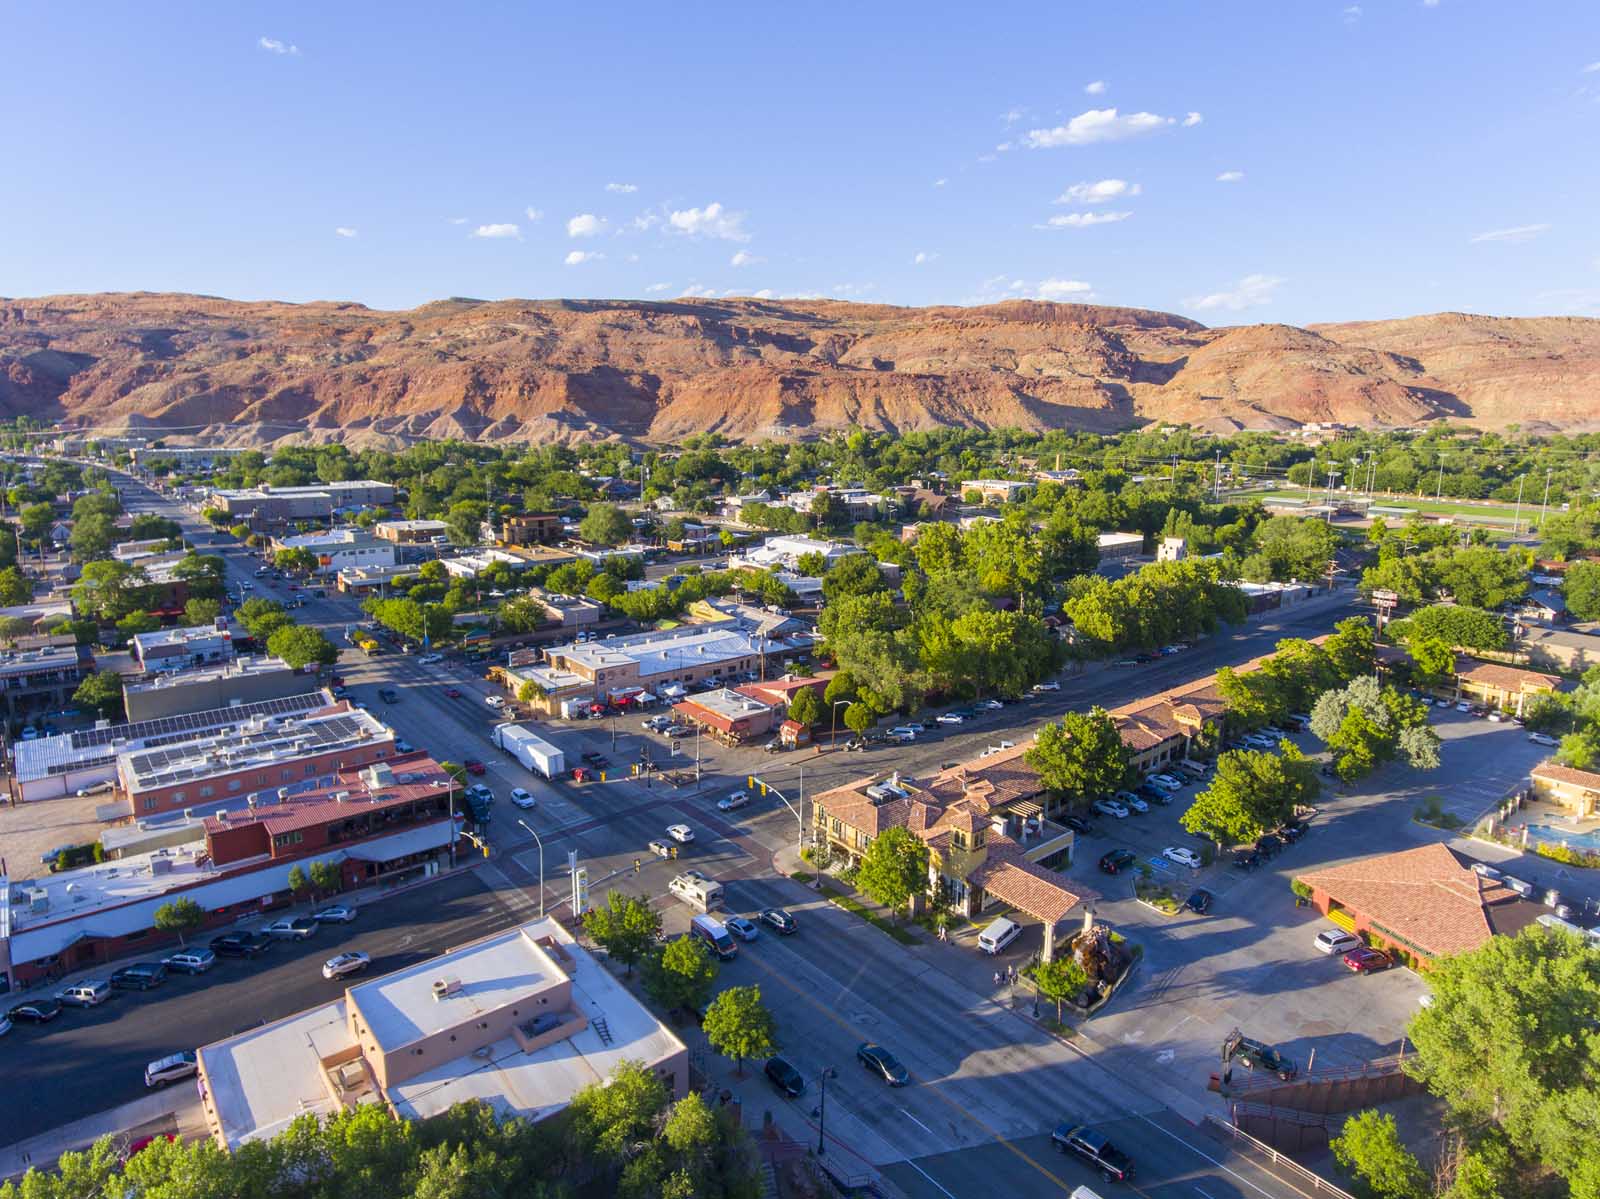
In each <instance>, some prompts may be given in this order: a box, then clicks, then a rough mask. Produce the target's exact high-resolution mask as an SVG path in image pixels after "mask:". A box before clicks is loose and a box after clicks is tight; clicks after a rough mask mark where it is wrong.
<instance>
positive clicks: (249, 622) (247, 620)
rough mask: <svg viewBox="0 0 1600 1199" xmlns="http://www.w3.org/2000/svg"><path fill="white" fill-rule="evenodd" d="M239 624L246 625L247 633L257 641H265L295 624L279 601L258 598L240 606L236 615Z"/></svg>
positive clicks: (246, 601)
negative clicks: (280, 630)
mask: <svg viewBox="0 0 1600 1199" xmlns="http://www.w3.org/2000/svg"><path fill="white" fill-rule="evenodd" d="M235 615H236V616H238V618H239V623H240V624H242V625H244V627H245V631H246V632H247V633H249V634H250V636H252V637H254V638H255V639H256V640H257V641H265V640H267V639H268V638H270V637H271V636H272V634H273V633H275V632H277V631H278V630H279V629H281V628H285V627H286V626H288V625H291V624H293V623H294V622H293V621H292V620H291V619H290V618H289V614H288V613H287V612H285V611H284V610H283V605H282V604H280V603H279V602H278V601H277V600H269V599H264V598H263V597H261V596H256V597H255V598H254V599H247V600H245V602H244V603H242V604H240V605H239V608H238V611H237V612H236V613H235Z"/></svg>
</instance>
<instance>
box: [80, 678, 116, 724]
mask: <svg viewBox="0 0 1600 1199" xmlns="http://www.w3.org/2000/svg"><path fill="white" fill-rule="evenodd" d="M72 702H73V703H75V704H82V705H83V706H84V707H86V708H93V709H94V710H95V711H97V712H99V713H100V715H101V716H104V717H106V718H107V719H109V720H121V719H122V676H121V675H120V674H118V673H117V672H116V671H114V670H97V671H95V672H94V673H93V674H91V675H89V676H88V677H87V678H85V679H84V680H83V682H81V683H79V684H78V689H77V690H76V691H74V692H73V693H72Z"/></svg>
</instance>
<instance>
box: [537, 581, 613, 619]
mask: <svg viewBox="0 0 1600 1199" xmlns="http://www.w3.org/2000/svg"><path fill="white" fill-rule="evenodd" d="M528 600H529V602H531V603H532V604H534V605H535V606H536V607H538V608H539V609H540V610H541V611H542V612H543V613H544V615H545V619H546V620H548V621H550V622H551V623H552V624H558V625H560V626H562V628H573V629H581V628H585V627H587V626H588V625H594V624H599V623H600V617H601V616H602V615H603V614H604V613H605V605H604V604H602V603H599V602H597V601H596V600H592V599H589V598H587V597H585V596H582V595H562V594H561V593H560V592H555V591H539V590H537V589H533V590H530V591H529V592H528Z"/></svg>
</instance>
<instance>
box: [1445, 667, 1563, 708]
mask: <svg viewBox="0 0 1600 1199" xmlns="http://www.w3.org/2000/svg"><path fill="white" fill-rule="evenodd" d="M1560 682H1561V678H1560V676H1558V675H1553V674H1544V673H1542V672H1541V671H1537V670H1523V669H1521V668H1520V667H1517V666H1502V665H1500V664H1499V663H1498V662H1476V661H1473V660H1472V659H1471V658H1467V657H1458V658H1457V659H1456V697H1457V698H1458V699H1472V700H1477V701H1478V702H1479V703H1482V704H1487V705H1489V706H1490V707H1491V708H1499V709H1500V710H1501V711H1503V712H1511V713H1514V714H1515V715H1518V716H1520V715H1522V706H1523V705H1524V704H1525V703H1527V701H1528V700H1529V699H1531V698H1532V697H1533V696H1535V695H1544V694H1548V693H1549V692H1552V691H1554V690H1555V689H1556V687H1557V686H1558V685H1559V684H1560Z"/></svg>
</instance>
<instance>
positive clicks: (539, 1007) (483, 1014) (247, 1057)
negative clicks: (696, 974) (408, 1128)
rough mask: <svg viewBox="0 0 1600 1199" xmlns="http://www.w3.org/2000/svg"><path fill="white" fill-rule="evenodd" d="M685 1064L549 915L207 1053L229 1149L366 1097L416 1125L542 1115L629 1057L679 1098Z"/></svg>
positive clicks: (662, 1031)
mask: <svg viewBox="0 0 1600 1199" xmlns="http://www.w3.org/2000/svg"><path fill="white" fill-rule="evenodd" d="M688 1056H689V1055H688V1050H687V1048H686V1047H685V1046H684V1043H683V1042H682V1041H681V1040H679V1039H678V1037H677V1036H676V1035H675V1034H674V1033H673V1032H672V1031H671V1030H670V1029H668V1028H667V1027H666V1026H665V1025H663V1024H662V1023H661V1022H660V1021H659V1020H657V1019H656V1018H655V1017H654V1016H653V1015H651V1014H650V1012H649V1011H648V1010H647V1009H646V1008H645V1007H644V1006H643V1005H642V1004H641V1003H640V1002H639V1001H638V1000H637V999H635V998H633V996H632V995H630V994H629V993H628V991H627V990H626V989H625V988H624V987H623V986H622V984H621V983H620V982H619V981H618V980H617V979H616V978H614V977H613V976H612V975H611V973H610V972H609V971H608V970H607V969H606V968H605V967H604V966H603V965H602V964H601V963H599V962H598V961H596V960H595V959H594V958H593V957H592V956H591V955H590V954H589V952H588V951H587V950H585V949H584V948H583V947H582V946H580V945H578V944H577V943H576V942H575V941H574V940H573V938H572V935H571V934H570V933H568V932H567V930H566V929H564V928H563V927H562V926H561V925H560V923H559V922H557V921H556V920H555V919H553V918H547V919H542V920H537V921H534V922H532V923H529V924H525V925H521V926H519V927H515V928H510V929H506V930H505V931H503V932H499V933H495V934H492V935H490V936H487V937H484V938H482V939H480V940H477V941H473V942H471V943H469V944H467V945H463V946H461V947H459V948H456V949H452V950H451V951H449V952H448V953H445V954H443V955H441V956H439V957H436V958H431V959H429V960H427V961H424V962H419V963H417V964H416V965H414V966H410V967H408V968H406V969H404V970H398V971H396V972H394V973H392V974H385V975H383V976H381V977H379V978H374V979H370V980H367V981H363V982H360V983H357V984H356V985H354V986H351V987H348V988H347V989H346V990H345V992H344V994H343V995H342V996H341V997H340V998H338V999H336V1000H334V1001H333V1002H331V1003H325V1004H321V1005H319V1006H317V1007H314V1008H310V1009H308V1010H306V1011H303V1012H300V1013H298V1014H297V1015H294V1016H290V1017H288V1018H287V1019H284V1020H278V1021H275V1022H273V1023H271V1024H267V1025H264V1026H262V1027H260V1028H253V1029H250V1030H249V1031H247V1032H243V1033H239V1034H237V1035H235V1036H232V1037H229V1038H227V1039H226V1040H222V1041H218V1042H215V1043H214V1044H211V1045H206V1046H203V1047H202V1048H201V1049H200V1050H199V1054H198V1058H199V1066H200V1078H199V1085H200V1095H201V1102H202V1105H203V1107H204V1110H205V1116H206V1121H207V1124H208V1125H209V1127H210V1129H211V1133H212V1135H213V1136H214V1137H215V1138H216V1141H217V1144H218V1145H220V1146H222V1147H223V1148H225V1149H236V1148H238V1147H239V1146H240V1145H243V1144H246V1143H248V1142H250V1141H255V1140H264V1139H266V1138H269V1137H272V1136H274V1135H276V1134H277V1133H280V1132H282V1131H283V1130H284V1128H286V1127H287V1126H288V1125H289V1124H291V1123H292V1122H293V1121H294V1120H296V1119H297V1118H299V1117H300V1116H301V1115H303V1114H305V1113H307V1112H310V1113H314V1114H316V1115H318V1116H320V1117H326V1116H329V1115H332V1114H333V1113H335V1112H338V1111H340V1110H344V1109H347V1108H351V1107H354V1106H357V1105H359V1104H364V1103H381V1104H383V1105H384V1106H385V1107H386V1108H387V1109H388V1110H389V1111H390V1112H391V1113H393V1114H394V1115H395V1116H397V1117H399V1118H403V1119H411V1120H419V1119H426V1118H427V1117H429V1116H435V1115H439V1114H440V1113H442V1112H445V1111H448V1110H449V1109H450V1108H451V1107H453V1106H455V1105H456V1104H459V1103H466V1102H481V1103H484V1104H486V1105H488V1106H489V1107H490V1108H491V1109H493V1111H494V1113H495V1115H496V1116H497V1117H499V1118H502V1119H504V1118H507V1117H511V1116H519V1117H522V1118H525V1119H529V1120H542V1119H544V1118H546V1117H548V1116H551V1115H554V1114H556V1113H557V1112H560V1111H562V1110H563V1109H564V1108H566V1107H567V1105H568V1104H569V1103H570V1102H571V1101H572V1098H573V1096H574V1095H576V1094H577V1093H578V1091H580V1090H581V1089H583V1088H584V1087H587V1086H592V1085H596V1084H601V1083H604V1082H606V1081H607V1080H608V1079H609V1078H610V1077H611V1076H612V1074H613V1073H614V1072H615V1071H616V1069H617V1067H618V1066H620V1065H621V1064H622V1063H623V1062H627V1061H632V1062H642V1063H643V1064H644V1065H645V1067H646V1068H648V1069H650V1070H652V1071H654V1072H655V1073H656V1074H657V1075H658V1076H659V1077H660V1078H661V1080H662V1081H663V1082H664V1083H665V1085H666V1088H667V1090H668V1092H669V1093H670V1094H671V1095H672V1096H673V1098H675V1099H676V1098H681V1097H682V1096H683V1095H684V1094H685V1093H686V1091H687V1088H688V1075H689V1062H688Z"/></svg>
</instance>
